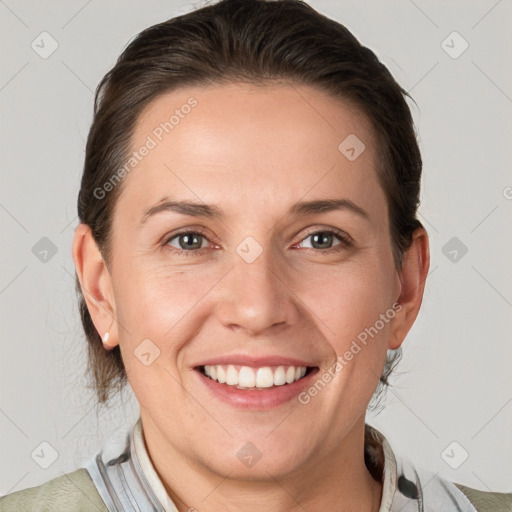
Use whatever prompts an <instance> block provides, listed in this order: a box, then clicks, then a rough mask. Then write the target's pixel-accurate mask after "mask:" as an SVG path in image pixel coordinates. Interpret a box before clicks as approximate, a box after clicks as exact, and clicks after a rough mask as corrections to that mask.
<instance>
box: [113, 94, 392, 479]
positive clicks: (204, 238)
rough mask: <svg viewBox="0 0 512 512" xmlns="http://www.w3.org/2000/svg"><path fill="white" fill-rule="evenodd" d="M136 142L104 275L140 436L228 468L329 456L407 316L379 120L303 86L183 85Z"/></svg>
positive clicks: (354, 420) (142, 122)
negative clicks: (381, 165) (378, 141)
mask: <svg viewBox="0 0 512 512" xmlns="http://www.w3.org/2000/svg"><path fill="white" fill-rule="evenodd" d="M191 98H194V99H193V100H191ZM186 105H189V106H190V107H186ZM173 113H175V114H176V115H175V118H174V119H173V120H172V121H171V124H168V125H165V122H169V118H170V116H171V115H172V114H173ZM162 123H163V124H162ZM171 125H172V128H171V127H170V126H171ZM164 127H165V128H164ZM347 137H348V139H347ZM345 139H346V141H345ZM344 141H345V142H344ZM340 144H341V146H340ZM363 144H364V146H363ZM143 146H146V147H148V148H149V149H148V151H144V150H142V151H139V156H140V154H142V153H145V156H142V157H141V158H140V161H138V163H137V164H136V165H134V166H133V168H131V170H130V172H129V173H128V174H127V175H126V177H125V179H124V182H123V184H122V187H123V189H122V193H121V195H120V197H119V200H118V202H117V204H116V208H115V212H114V220H113V245H112V247H113V252H112V255H113V257H112V266H111V275H110V276H109V278H110V279H111V285H112V290H113V301H112V302H113V305H112V307H113V309H114V310H115V316H116V319H117V323H116V329H117V341H118V342H119V344H120V348H121V352H122V356H123V361H124V363H125V366H126V369H127V373H128V380H129V383H130V385H131V387H132V389H133V391H134V393H135V395H136V397H137V400H138V401H139V403H140V407H141V416H142V419H143V425H144V429H145V435H146V438H147V439H151V443H152V445H153V446H154V447H156V446H158V447H160V448H161V449H162V450H167V453H171V452H172V453H180V454H186V457H188V458H189V459H190V460H191V461H194V463H195V464H197V465H198V466H200V467H202V468H207V469H209V470H212V471H214V472H216V473H220V474H224V475H225V474H228V473H230V472H231V476H232V477H236V476H240V477H244V478H259V477H261V478H267V477H268V474H269V473H270V474H272V475H273V476H274V477H276V478H277V477H279V476H282V475H286V474H290V473H291V472H293V471H299V470H300V468H304V467H310V466H311V465H313V464H315V463H319V462H320V461H321V460H322V459H324V460H325V458H326V457H327V456H328V455H329V454H331V453H335V452H336V450H338V448H339V446H341V445H342V444H343V443H342V441H343V440H344V439H346V438H347V437H348V436H350V435H351V432H354V431H355V428H356V427H361V425H362V424H363V423H364V415H365V412H366V407H367V405H368V402H369V401H370V399H371V397H372V395H373V393H374V391H375V388H376V386H377V384H378V379H379V376H380V375H381V372H382V369H383V366H384V362H385V357H386V351H387V349H388V348H396V346H393V343H396V340H395V338H394V337H393V332H394V329H395V328H397V329H398V323H399V322H400V321H401V320H400V319H401V315H400V313H399V311H398V310H399V308H400V306H398V309H397V307H396V301H397V299H398V298H399V296H400V291H401V280H400V275H399V273H398V272H397V271H396V269H395V267H394V264H393V257H392V249H391V241H390V234H389V221H388V215H389V214H388V208H387V203H386V197H385V195H384V192H383V190H382V189H381V187H380V185H379V182H378V178H377V165H378V159H377V154H376V147H375V141H374V138H373V135H372V128H371V125H370V123H369V122H368V120H367V119H366V118H365V116H364V115H363V114H362V113H361V112H360V111H359V110H358V109H356V108H354V107H353V106H351V105H350V104H349V103H347V102H344V101H341V100H338V99H334V98H332V97H330V96H327V95H326V94H325V93H323V92H321V91H319V90H317V89H315V88H312V87H308V86H299V85H294V86H293V87H292V86H290V85H286V84H276V85H272V86H268V87H255V86H248V85H241V84H236V85H217V86H213V85H211V86H209V87H207V88H206V89H204V90H202V89H201V88H199V87H198V88H192V87H190V88H186V89H181V90H177V91H173V92H171V93H167V94H165V95H163V96H161V97H159V98H157V99H156V100H154V101H153V102H152V103H151V104H150V105H149V106H148V107H147V108H146V110H145V111H144V112H143V113H142V114H141V116H140V118H139V119H138V123H137V125H136V129H135V132H134V135H133V138H132V149H133V150H134V151H137V150H139V149H140V148H141V147H143ZM181 203H193V204H189V205H188V206H186V205H184V204H181ZM180 204H181V206H180ZM394 304H395V308H394V307H393V305H394ZM400 341H401V340H400ZM350 354H351V356H350ZM205 366H206V371H207V372H208V373H210V377H208V376H206V375H205V374H204V371H205ZM290 367H292V368H293V369H292V370H290ZM303 367H304V370H303V369H302V368H303ZM304 371H305V372H306V373H305V375H304V376H303V377H302V378H300V377H301V375H302V374H303V373H304ZM211 377H215V378H216V379H218V380H221V381H222V380H224V379H227V383H226V382H224V383H221V382H218V381H217V380H214V379H212V378H211ZM296 377H299V380H295V379H296ZM292 380H293V382H292ZM283 382H286V383H284V384H283ZM237 383H238V387H236V385H237ZM255 385H256V386H257V389H256V388H254V387H252V386H255ZM240 387H243V388H246V389H240ZM247 388H250V389H247ZM359 432H360V431H359ZM358 435H359V434H358ZM297 447H300V449H298V448H297ZM251 457H252V458H251ZM258 458H260V460H261V462H258V463H256V464H254V465H253V464H252V462H251V461H252V460H256V459H258ZM338 461H339V458H338Z"/></svg>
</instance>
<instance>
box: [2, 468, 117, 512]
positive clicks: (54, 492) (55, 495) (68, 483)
mask: <svg viewBox="0 0 512 512" xmlns="http://www.w3.org/2000/svg"><path fill="white" fill-rule="evenodd" d="M71 507H72V508H71ZM0 510H1V511H2V512H21V511H29V510H39V511H41V512H50V511H51V512H53V511H55V510H73V511H86V510H95V511H96V510H98V511H102V512H106V511H107V508H106V507H105V503H104V502H103V500H102V499H101V497H100V495H99V493H98V491H97V490H96V487H95V485H94V483H93V481H92V479H91V477H90V476H89V473H88V471H87V469H85V468H80V469H77V470H76V471H73V472H72V473H65V474H63V475H62V476H59V477H57V478H54V479H52V480H49V481H48V482H46V483H44V484H42V485H39V486H37V487H30V488H28V489H23V490H21V491H17V492H14V493H11V494H7V495H6V496H2V497H0Z"/></svg>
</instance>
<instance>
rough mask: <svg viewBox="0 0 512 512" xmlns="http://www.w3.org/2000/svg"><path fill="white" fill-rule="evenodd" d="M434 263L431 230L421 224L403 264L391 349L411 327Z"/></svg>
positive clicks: (389, 346)
mask: <svg viewBox="0 0 512 512" xmlns="http://www.w3.org/2000/svg"><path fill="white" fill-rule="evenodd" d="M429 266H430V250H429V241H428V234H427V232H426V231H425V229H424V228H418V229H416V230H415V231H414V233H413V235H412V243H411V246H410V248H409V249H408V250H407V251H405V253H404V257H403V261H402V268H401V270H400V271H399V279H400V289H401V291H400V296H399V297H398V299H397V303H398V304H399V305H400V310H399V311H398V310H397V313H396V316H395V318H394V321H393V324H392V329H391V332H390V337H389V342H388V349H390V350H396V349H397V348H399V347H400V346H401V345H402V343H403V341H404V339H405V337H406V336H407V333H408V332H409V330H410V329H411V327H412V325H413V324H414V321H415V320H416V317H417V316H418V313H419V310H420V306H421V303H422V300H423V292H424V289H425V281H426V278H427V274H428V269H429Z"/></svg>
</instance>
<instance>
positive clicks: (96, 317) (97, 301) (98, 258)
mask: <svg viewBox="0 0 512 512" xmlns="http://www.w3.org/2000/svg"><path fill="white" fill-rule="evenodd" d="M72 256H73V261H74V263H75V269H76V273H77V276H78V279H79V281H80V286H81V288H82V293H83V295H84V298H85V302H86V304H87V308H88V310H89V313H90V315H91V318H92V321H93V323H94V326H95V327H96V330H97V331H98V333H99V334H100V336H101V338H102V340H103V341H104V343H103V346H104V347H105V349H106V350H111V349H113V348H114V347H115V346H117V344H118V340H119V336H118V332H117V322H116V306H115V300H114V293H113V287H112V278H111V275H110V272H109V270H108V268H107V265H106V263H105V261H104V259H103V257H102V255H101V252H100V250H99V249H98V246H97V244H96V241H95V240H94V238H93V236H92V232H91V229H90V227H89V226H87V225H86V224H79V225H78V227H77V228H76V230H75V235H74V238H73V245H72ZM106 333H108V335H107V336H106V340H105V335H106Z"/></svg>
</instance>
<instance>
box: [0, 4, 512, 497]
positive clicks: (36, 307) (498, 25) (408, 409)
mask: <svg viewBox="0 0 512 512" xmlns="http://www.w3.org/2000/svg"><path fill="white" fill-rule="evenodd" d="M310 4H311V5H313V6H314V7H315V8H317V9H318V10H320V11H321V12H322V13H324V14H326V15H328V16H330V17H334V18H335V19H337V20H338V21H340V22H341V23H343V24H345V25H346V26H347V27H348V28H349V29H350V30H351V31H352V32H353V33H354V34H355V35H356V37H357V38H358V39H359V40H360V41H361V42H362V43H363V44H365V45H366V46H369V47H370V48H372V49H373V50H374V51H375V52H376V53H377V55H378V56H379V58H380V59H381V60H382V61H383V62H384V64H386V65H387V66H388V67H389V69H390V70H391V72H392V73H393V75H394V76H395V77H396V79H397V80H398V81H399V83H400V84H401V85H402V86H403V87H404V88H405V89H407V90H408V91H410V92H411V94H412V95H413V97H414V99H415V100H416V102H417V104H418V107H416V106H415V105H414V104H412V103H410V104H411V108H412V109H413V115H414V118H415V121H416V126H417V129H418V131H419V140H420V144H421V149H422V152H423V159H424V178H423V193H422V205H421V210H420V211H421V218H422V220H423V222H424V224H425V227H426V228H427V230H428V232H429V234H430V241H431V253H432V261H431V272H430V275H429V278H428V281H427V286H426V292H425V298H424V303H423V307H422V310H421V313H420V315H419V318H418V320H417V322H416V324H415V326H414V327H413V329H412V331H411V332H410V334H409V336H408V338H407V340H406V342H405V344H404V351H405V357H404V359H403V360H402V363H401V365H400V367H399V372H400V374H399V375H398V374H397V376H396V378H395V379H394V384H395V387H394V388H391V389H390V390H389V391H388V393H387V398H386V400H385V402H384V403H385V408H384V410H383V411H382V412H381V413H380V414H378V415H375V414H372V415H370V416H369V419H368V421H369V423H371V424H373V425H375V426H376V427H377V428H379V429H380V430H381V431H382V432H383V433H384V434H385V435H386V436H387V438H388V440H389V441H390V443H391V445H392V447H393V448H394V450H395V451H397V452H399V453H405V454H407V455H408V456H409V457H410V458H411V459H412V460H414V461H415V462H416V463H417V464H418V465H420V466H424V467H427V468H430V469H432V470H433V471H435V472H439V473H440V474H441V475H442V476H444V477H445V478H448V479H450V480H452V481H456V482H461V483H465V484H466V485H470V486H473V487H476V488H480V489H483V490H489V489H491V490H494V491H508V492H511V491H512V480H511V476H512V438H511V436H510V432H511V431H512V428H511V427H512V386H511V384H512V372H511V361H512V344H511V332H512V274H511V272H510V262H511V261H512V237H511V221H512V173H511V166H510V162H511V160H512V158H511V157H512V150H511V146H512V144H511V141H512V137H511V135H512V130H511V127H512V116H511V113H512V73H511V69H512V66H511V57H512V48H511V39H510V37H509V28H510V26H511V25H512V4H511V1H510V0H500V1H496V0H481V1H475V2H471V3H470V2H467V1H465V0H459V1H450V2H445V1H441V0H436V1H430V2H426V1H422V2H420V0H415V1H414V2H413V1H411V0H400V1H398V0H394V1H390V0H386V1H382V0H372V1H366V2H357V1H355V0H354V1H348V0H340V1H333V0H311V1H310ZM198 5H202V4H198ZM193 6H194V5H193V3H188V2H177V1H169V0H166V1H157V0H151V1H145V2H126V1H121V0H117V1H113V0H108V1H105V0H103V1H101V2H100V1H98V0H89V1H84V0H73V1H68V2H56V1H46V2H36V1H35V0H32V1H15V0H0V15H1V21H0V27H1V33H2V36H3V41H2V45H1V47H0V48H1V49H0V51H1V53H2V56H1V57H2V60H1V62H2V68H1V69H2V71H1V77H0V108H1V128H0V129H1V155H2V159H1V189H0V228H1V229H0V236H1V241H0V244H1V245H0V247H1V248H2V250H1V255H0V261H1V275H0V314H1V325H2V340H1V343H2V345H1V347H2V350H1V359H0V384H1V395H0V440H1V458H0V460H1V463H0V495H3V494H6V493H9V492H13V491H16V490H20V489H23V488H26V487H30V486H34V485H39V484H41V483H43V482H45V481H47V480H49V479H51V478H54V477H56V476H60V475H62V474H63V473H66V472H69V471H73V470H74V469H76V468H77V467H80V465H81V464H83V463H84V462H85V461H86V460H87V459H88V458H89V457H91V456H92V454H94V453H95V451H96V450H97V449H99V448H100V447H101V445H102V443H103V440H104V439H105V438H107V437H108V436H110V435H119V436H121V437H122V436H124V433H125V432H126V431H127V429H128V428H129V427H130V426H131V425H132V423H133V422H134V421H135V419H136V418H137V416H138V406H137V403H136V401H135V400H134V398H133V396H132V394H131V391H130V390H129V389H128V392H126V393H125V394H124V395H123V397H122V398H123V403H122V401H121V400H117V402H116V404H115V406H114V407H113V408H112V409H111V410H110V411H103V413H102V414H101V415H100V417H99V418H97V417H96V414H95V409H94V404H95V402H94V395H93V394H92V393H91V392H90V391H88V390H85V389H84V388H83V372H84V370H85V341H84V339H83V335H82V332H81V326H80V321H79V315H78V311H77V306H76V298H75V293H74V281H73V276H74V266H73V261H72V258H71V241H72V237H73V232H74V228H75V227H76V225H77V217H76V197H77V192H78V186H79V180H80V175H81V167H82V164H83V157H84V153H83V152H84V146H85V139H86V136H87V132H88V128H89V124H90V122H91V118H92V105H93V103H92V102H93V90H94V89H95V87H96V85H97V83H98V82H99V80H100V79H101V77H102V76H103V75H104V73H106V72H107V71H108V70H109V69H110V68H111V66H112V65H113V64H114V62H115V59H116V58H117V57H118V55H119V53H120V52H121V50H122V49H123V48H124V47H125V45H126V44H127V42H128V41H129V40H130V39H131V38H132V37H133V36H135V35H136V33H137V32H139V31H140V30H142V29H143V28H146V27H147V26H149V25H152V24H155V23H157V22H161V21H163V20H165V19H167V18H169V17H172V16H174V15H176V14H180V13H184V12H188V11H189V10H191V9H192V8H193ZM44 31H46V32H48V33H49V34H50V35H51V37H52V38H53V39H55V41H57V43H58V48H57V49H56V51H55V52H54V53H53V54H52V55H50V56H49V57H48V58H46V59H44V58H42V57H41V56H40V55H39V54H38V53H36V51H34V50H33V49H32V47H31V44H32V42H33V41H35V43H34V45H35V44H38V45H39V51H43V48H42V46H43V45H44V48H45V49H46V50H48V49H49V48H51V46H50V43H51V41H50V39H49V38H48V36H40V34H41V33H42V32H44ZM454 31H456V32H457V33H458V34H459V35H460V36H458V35H453V34H452V33H453V32H454ZM42 38H46V39H44V42H41V39H42ZM443 41H445V42H444V43H443ZM464 41H466V42H467V43H468V45H469V46H468V48H467V50H466V51H464V52H463V53H462V54H461V55H458V53H460V51H461V50H462V49H463V47H464ZM447 52H448V53H447ZM449 53H451V56H450V55H449ZM454 56H457V58H454ZM43 237H47V238H48V239H50V240H51V242H52V243H53V244H55V246H56V249H57V253H56V254H55V255H54V256H53V257H50V255H48V257H47V260H48V261H46V262H42V261H40V259H39V258H38V257H36V255H35V254H34V253H33V252H32V249H33V247H34V246H35V245H36V244H37V243H38V242H39V241H40V239H41V238H43ZM452 237H457V239H458V240H459V241H455V242H452V243H455V244H459V246H460V243H461V242H462V243H463V244H464V245H465V246H466V247H467V248H468V252H467V253H466V254H465V255H462V252H461V251H460V247H459V248H458V247H457V246H456V245H455V246H453V247H452V246H450V245H449V246H447V247H446V248H445V249H444V252H445V253H446V254H447V256H446V255H445V254H444V253H443V247H445V246H446V244H447V243H448V241H449V240H450V239H452ZM36 247H37V246H36ZM454 248H455V250H456V251H458V252H457V253H456V254H455V253H453V252H451V254H450V251H453V250H454ZM36 252H37V251H36ZM455 255H456V256H457V260H456V261H452V260H453V258H454V256H455ZM40 257H41V255H40ZM454 441H455V442H456V443H457V444H456V445H451V443H452V442H454ZM42 442H47V443H49V444H50V445H51V446H52V447H53V448H54V449H55V450H56V452H57V453H58V457H57V459H56V460H55V461H54V462H53V464H51V465H50V466H49V467H48V468H47V469H43V468H41V467H40V465H39V464H38V462H41V461H42V460H43V459H44V457H42V455H41V457H39V460H38V457H37V454H42V453H45V454H46V455H45V457H48V454H49V453H50V452H51V450H50V449H49V448H48V447H47V445H41V443H42ZM450 445H451V446H450ZM447 447H448V449H447V450H446V448H447ZM465 452H467V453H468V454H469V456H468V458H467V460H465V461H464V462H463V463H461V461H462V459H463V456H464V453H465ZM33 453H34V456H33V458H32V456H31V454H33ZM443 454H444V455H443ZM448 462H449V463H450V464H451V465H452V466H458V468H457V469H453V468H452V467H450V465H449V464H448Z"/></svg>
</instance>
